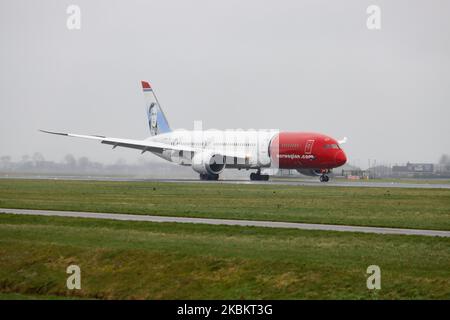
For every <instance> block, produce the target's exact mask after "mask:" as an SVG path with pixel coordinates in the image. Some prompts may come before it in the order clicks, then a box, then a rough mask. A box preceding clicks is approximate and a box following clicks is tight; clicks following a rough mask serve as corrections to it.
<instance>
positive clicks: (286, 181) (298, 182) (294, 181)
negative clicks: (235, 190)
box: [0, 175, 450, 189]
mask: <svg viewBox="0 0 450 320" xmlns="http://www.w3.org/2000/svg"><path fill="white" fill-rule="evenodd" d="M0 178H2V179H44V180H80V181H83V180H84V181H128V182H172V183H204V184H205V183H212V184H262V185H288V186H289V185H290V186H312V187H372V188H418V189H450V183H438V182H436V183H410V182H406V181H407V180H404V181H403V182H375V181H371V182H369V181H361V180H359V181H351V180H348V181H346V180H330V181H329V182H320V181H319V179H318V178H317V179H307V178H306V179H305V178H303V179H302V178H271V180H269V181H250V180H248V179H223V180H219V181H202V180H200V179H191V178H184V179H170V178H149V179H146V178H129V177H108V176H39V175H30V176H3V177H0Z"/></svg>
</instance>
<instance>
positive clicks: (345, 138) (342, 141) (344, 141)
mask: <svg viewBox="0 0 450 320" xmlns="http://www.w3.org/2000/svg"><path fill="white" fill-rule="evenodd" d="M346 142H347V137H344V138H343V139H342V140H339V141H338V143H339V144H344V143H346Z"/></svg>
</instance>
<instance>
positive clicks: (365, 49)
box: [0, 0, 450, 166]
mask: <svg viewBox="0 0 450 320" xmlns="http://www.w3.org/2000/svg"><path fill="white" fill-rule="evenodd" d="M70 4H76V5H78V6H79V7H80V8H81V30H72V31H70V30H68V29H67V27H66V20H67V17H68V14H67V13H66V9H67V7H68V6H69V5H70ZM371 4H376V5H378V6H380V8H381V30H368V29H367V27H366V20H367V17H368V15H367V13H366V9H367V7H368V6H369V5H371ZM0 24H1V29H0V115H1V117H0V155H11V156H13V157H14V158H15V159H20V157H21V156H22V155H23V154H32V153H33V152H36V151H39V152H41V153H42V154H43V155H44V156H45V157H46V158H47V159H51V160H60V159H62V158H63V157H64V155H65V154H67V153H73V154H74V155H76V156H88V157H89V158H90V159H93V160H97V161H103V162H114V161H116V160H117V159H118V158H124V159H126V160H128V161H135V160H136V159H138V158H139V157H147V158H148V157H153V156H152V155H150V154H148V153H147V154H144V155H142V156H141V155H140V153H139V152H138V151H136V150H126V149H120V148H117V149H115V150H111V148H110V147H107V146H105V145H101V144H99V143H98V142H93V141H85V140H77V139H70V138H64V137H58V136H50V135H45V134H43V133H39V132H38V131H37V130H38V129H40V128H42V129H49V130H61V131H68V132H73V133H86V134H102V135H108V136H113V137H124V138H144V137H146V136H148V135H149V132H148V127H147V124H146V115H145V111H144V102H143V95H142V92H141V88H140V80H144V79H146V80H149V81H150V82H151V83H152V84H153V87H154V88H155V91H156V94H157V96H158V98H159V101H160V103H161V105H162V108H163V109H164V111H165V114H166V116H167V117H168V120H169V122H170V124H171V126H172V127H173V128H186V129H189V128H192V127H193V121H195V120H202V121H203V126H204V128H217V129H229V128H243V129H247V128H273V129H280V130H287V131H316V132H322V133H325V134H329V135H331V136H333V137H336V138H338V139H340V138H342V137H344V136H347V137H348V143H347V144H346V145H345V150H346V152H347V154H348V157H349V162H350V163H354V164H359V165H361V166H366V165H367V162H368V159H377V161H378V162H385V163H396V162H397V163H402V162H406V161H413V162H414V161H416V162H421V161H426V162H436V161H437V160H438V158H439V156H440V155H441V154H442V153H445V152H446V153H450V126H449V120H450V1H448V0H441V1H437V0H432V1H423V0H416V1H411V0H404V1H399V0H395V1H392V0H390V1H364V0H363V1H362V0H354V1H333V0H329V1H318V0H311V1H299V0H292V1H284V0H282V1H262V0H251V1H248V0H247V1H241V0H226V1H225V0H222V1H213V0H201V1H197V0H193V1H186V0H180V1H171V0H158V1H143V0H142V1H129V0H127V1H111V0H104V1H93V0H89V1H81V0H71V1H62V0H53V1H50V0H40V1H35V0H27V1H24V0H2V1H1V2H0Z"/></svg>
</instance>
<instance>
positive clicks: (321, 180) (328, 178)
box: [319, 174, 330, 182]
mask: <svg viewBox="0 0 450 320" xmlns="http://www.w3.org/2000/svg"><path fill="white" fill-rule="evenodd" d="M319 179H320V182H328V181H329V180H330V177H328V176H327V175H325V174H323V175H321V176H320V178H319Z"/></svg>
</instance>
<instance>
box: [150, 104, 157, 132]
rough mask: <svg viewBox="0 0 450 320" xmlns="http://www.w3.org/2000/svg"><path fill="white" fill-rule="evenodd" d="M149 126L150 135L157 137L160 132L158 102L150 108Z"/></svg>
mask: <svg viewBox="0 0 450 320" xmlns="http://www.w3.org/2000/svg"><path fill="white" fill-rule="evenodd" d="M148 119H149V121H148V126H149V128H150V134H151V135H152V136H155V135H157V134H158V133H159V131H158V104H157V103H156V102H152V103H150V106H149V107H148Z"/></svg>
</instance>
